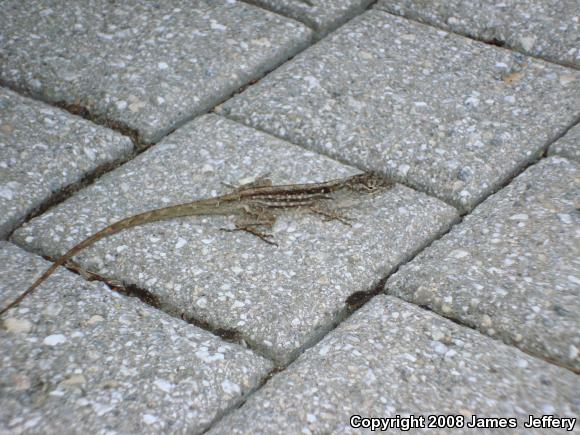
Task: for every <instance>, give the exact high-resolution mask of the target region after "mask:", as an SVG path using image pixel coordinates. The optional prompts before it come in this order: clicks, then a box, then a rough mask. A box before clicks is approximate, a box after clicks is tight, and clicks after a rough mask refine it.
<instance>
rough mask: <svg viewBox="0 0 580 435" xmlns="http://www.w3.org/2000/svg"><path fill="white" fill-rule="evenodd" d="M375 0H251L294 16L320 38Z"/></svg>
mask: <svg viewBox="0 0 580 435" xmlns="http://www.w3.org/2000/svg"><path fill="white" fill-rule="evenodd" d="M373 1H374V0H341V1H336V0H249V1H248V3H252V4H255V5H258V6H261V7H263V8H266V9H269V10H271V11H274V12H277V13H279V14H282V15H285V16H287V17H291V18H294V19H296V20H298V21H301V22H302V23H304V24H306V25H307V26H309V27H311V28H312V29H314V30H315V32H316V37H318V38H320V37H322V36H324V35H326V34H327V33H328V32H331V31H332V30H334V29H336V28H337V27H338V26H340V25H341V24H343V23H345V22H346V21H348V20H350V19H351V18H353V17H354V16H356V15H358V14H360V13H361V12H363V11H364V10H365V9H366V8H367V7H368V6H369V5H370V4H371V3H372V2H373Z"/></svg>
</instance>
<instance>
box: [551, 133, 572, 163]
mask: <svg viewBox="0 0 580 435" xmlns="http://www.w3.org/2000/svg"><path fill="white" fill-rule="evenodd" d="M549 153H550V154H558V155H560V156H562V157H566V158H568V159H570V160H574V161H576V162H577V163H580V124H578V125H576V126H575V127H573V128H572V129H570V131H569V132H568V133H566V135H565V136H564V137H562V138H561V139H559V140H557V141H556V142H555V143H554V144H553V145H552V146H550V150H549Z"/></svg>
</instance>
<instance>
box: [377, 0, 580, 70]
mask: <svg viewBox="0 0 580 435" xmlns="http://www.w3.org/2000/svg"><path fill="white" fill-rule="evenodd" d="M377 1H378V0H377ZM375 10H376V11H380V12H383V13H385V14H388V15H393V16H394V17H399V18H402V19H404V20H409V21H413V22H415V23H419V24H423V25H424V26H429V27H432V28H434V29H437V30H443V31H444V32H447V33H450V34H452V35H458V36H461V37H463V38H467V39H471V40H472V41H477V42H481V43H482V44H486V45H492V46H494V47H500V48H503V49H505V50H509V51H511V52H513V53H518V54H521V55H523V56H526V57H529V58H532V59H537V60H540V61H542V62H548V63H552V64H554V65H560V66H563V67H565V68H571V69H575V70H580V66H578V65H575V64H573V63H569V62H565V61H560V60H558V59H554V58H552V57H550V56H540V55H534V54H531V53H527V52H525V51H522V50H519V49H517V48H515V47H513V46H511V45H509V44H508V42H507V41H505V40H504V39H500V38H496V37H493V38H485V37H477V36H474V35H469V34H467V33H464V32H458V31H456V30H453V29H449V28H447V29H446V28H444V27H440V26H438V25H437V24H435V23H431V22H429V21H426V20H424V19H421V18H419V17H409V16H406V15H401V14H397V13H394V12H389V11H386V10H384V9H375Z"/></svg>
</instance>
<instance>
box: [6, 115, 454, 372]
mask: <svg viewBox="0 0 580 435" xmlns="http://www.w3.org/2000/svg"><path fill="white" fill-rule="evenodd" d="M355 172H356V170H354V169H353V168H350V167H347V166H344V165H341V164H339V163H337V162H335V161H332V160H330V159H328V158H326V157H323V156H320V155H316V154H314V153H312V152H310V151H306V150H303V149H301V148H298V147H295V146H293V145H291V144H289V143H287V142H283V141H281V140H278V139H275V138H273V137H271V136H269V135H266V134H264V133H260V132H258V131H256V130H253V129H250V128H248V127H245V126H243V125H240V124H237V123H235V122H233V121H229V120H227V119H223V118H220V117H217V116H215V115H208V116H204V117H202V118H200V119H198V120H196V121H194V122H192V123H190V124H188V125H187V126H184V127H183V128H181V129H179V130H178V131H177V132H175V133H174V134H173V135H171V136H169V137H167V138H166V139H164V140H163V141H162V142H161V143H159V144H158V145H156V146H155V147H153V148H152V149H150V150H148V151H146V152H145V153H143V154H141V155H140V156H138V157H137V158H136V159H134V160H132V161H131V162H130V163H128V164H126V165H124V166H123V167H121V168H119V169H118V170H116V171H114V172H112V173H109V174H107V175H106V176H104V177H102V178H101V179H100V180H99V181H98V182H96V183H95V184H94V185H92V186H91V187H89V188H87V189H85V190H83V191H81V192H79V193H78V194H76V195H75V196H74V197H72V198H71V199H69V200H68V201H67V202H65V203H63V204H62V205H59V206H58V207H55V208H54V209H52V210H51V211H50V212H49V213H46V214H44V215H42V216H40V217H38V218H36V219H34V220H33V221H31V222H30V223H29V224H27V225H26V226H24V227H22V228H21V229H19V230H18V231H17V232H15V235H14V240H15V241H16V242H17V243H18V244H23V245H26V246H28V247H29V248H30V249H34V250H36V251H38V252H42V253H43V254H45V255H49V256H51V257H56V256H57V255H59V254H62V253H63V252H64V251H65V250H66V249H67V248H70V247H71V246H73V245H74V244H75V243H76V242H79V241H80V240H81V239H83V238H85V237H87V236H89V235H90V234H92V233H94V232H95V231H97V230H99V229H100V228H102V227H104V226H105V225H106V224H108V223H112V222H114V221H116V220H118V219H120V218H122V217H126V216H130V215H132V214H135V213H137V212H141V211H144V210H148V209H153V208H158V207H161V206H167V205H171V204H175V203H182V202H189V201H192V200H194V199H196V198H204V197H208V196H214V195H216V194H222V193H225V192H227V191H229V190H230V189H229V188H228V187H226V186H224V185H223V184H222V182H224V181H226V182H229V183H236V182H237V181H239V180H242V179H244V178H248V177H251V176H255V175H262V174H266V173H271V177H272V180H273V182H274V183H275V184H287V183H297V182H302V183H304V182H313V181H323V180H329V179H333V178H340V177H344V176H347V175H350V174H353V173H355ZM343 205H344V206H345V208H344V210H342V211H343V213H344V214H346V215H347V216H348V217H349V218H351V219H352V224H351V226H347V225H345V224H343V223H341V222H338V221H332V222H327V221H325V220H324V218H323V217H321V216H318V215H315V214H313V213H308V212H307V211H306V210H303V211H294V212H285V213H283V214H282V216H281V217H280V218H279V219H278V221H277V223H276V225H275V226H274V227H273V228H272V230H271V231H272V233H273V235H274V238H275V241H276V242H277V243H278V246H277V247H276V246H272V245H268V244H266V243H264V242H263V241H262V240H260V239H258V238H257V237H255V236H253V235H250V234H247V233H243V232H234V233H232V232H224V231H222V230H221V229H222V228H232V227H233V222H232V219H230V218H227V217H221V216H212V217H192V218H183V219H174V220H170V221H166V222H161V223H153V224H149V225H144V226H141V227H138V228H135V229H131V230H128V231H124V232H122V233H119V234H117V235H115V236H112V237H110V238H109V239H106V240H104V241H102V242H99V243H98V244H97V245H95V246H94V247H93V248H90V249H88V250H87V251H86V252H85V253H84V254H83V253H81V254H80V255H79V256H77V261H78V263H80V264H81V265H82V266H84V267H86V268H88V269H90V270H92V271H95V272H98V273H99V274H102V275H104V276H107V277H113V278H115V279H117V280H123V281H124V282H127V283H134V284H136V285H137V286H139V287H140V288H143V289H146V290H147V291H148V292H150V293H151V294H152V295H153V297H154V298H156V299H157V301H158V304H159V305H160V306H161V307H163V309H165V310H168V311H169V312H172V313H175V314H177V315H180V316H181V315H183V316H185V317H186V318H194V319H196V320H198V321H203V322H206V323H207V324H209V326H210V327H211V328H215V329H225V330H227V331H229V332H230V333H234V334H236V335H237V336H241V338H242V339H243V340H245V341H247V342H249V343H250V344H252V346H254V348H256V349H258V350H260V351H261V352H263V353H265V354H267V355H268V356H270V357H272V358H273V359H275V360H276V361H277V362H278V363H281V364H283V363H286V362H288V361H289V360H291V359H292V358H293V357H294V356H295V355H296V354H297V353H299V352H300V349H301V348H302V347H304V346H306V345H307V344H308V343H309V342H310V341H312V340H315V339H317V338H318V337H319V336H320V335H321V334H323V333H325V332H326V331H327V330H328V329H329V328H330V327H331V326H332V324H333V322H335V321H336V320H339V318H340V315H341V314H342V313H344V311H345V309H346V305H345V300H346V299H347V298H348V297H349V296H350V295H352V294H353V293H356V292H358V291H369V290H371V289H372V288H373V286H374V285H375V284H376V283H377V282H378V281H379V280H380V279H381V278H383V277H384V276H385V275H386V274H387V273H389V272H390V271H391V270H393V268H394V267H396V266H397V265H398V264H399V263H401V262H402V261H405V260H407V259H408V258H409V257H410V256H411V255H412V254H414V253H415V252H416V251H417V250H419V249H421V248H422V247H423V246H425V245H426V244H427V243H429V242H430V241H431V240H432V239H433V238H434V237H436V236H437V235H438V234H440V233H441V232H443V231H445V230H446V229H447V228H448V227H449V225H450V223H451V222H452V221H453V220H454V219H456V217H457V212H456V211H455V209H453V208H452V207H450V206H447V205H445V204H444V203H442V202H441V201H439V200H437V199H435V198H432V197H428V196H426V195H424V194H421V193H418V192H415V191H413V190H411V189H409V188H407V187H404V186H400V185H398V186H395V187H393V188H392V189H390V190H387V191H385V192H381V193H379V194H374V195H365V194H360V195H358V196H356V195H355V197H354V198H351V200H349V203H348V204H343Z"/></svg>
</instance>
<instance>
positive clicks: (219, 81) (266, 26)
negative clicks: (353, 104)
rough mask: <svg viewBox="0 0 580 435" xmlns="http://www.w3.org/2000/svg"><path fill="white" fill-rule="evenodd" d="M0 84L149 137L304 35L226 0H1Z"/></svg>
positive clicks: (277, 59) (261, 68)
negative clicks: (74, 106) (72, 106)
mask: <svg viewBox="0 0 580 435" xmlns="http://www.w3.org/2000/svg"><path fill="white" fill-rule="evenodd" d="M0 27H1V28H2V33H1V35H0V59H1V60H2V61H1V62H0V81H2V82H4V83H5V84H7V85H9V86H11V87H14V88H17V89H22V90H24V91H26V92H29V93H32V94H34V95H36V96H38V97H39V98H41V99H45V100H48V101H65V102H67V103H70V104H80V105H81V106H83V107H86V108H88V109H89V111H90V112H91V113H92V114H94V115H98V116H104V117H106V118H108V119H111V120H115V121H117V122H120V123H122V124H124V125H126V126H128V127H130V128H132V129H134V130H137V131H138V133H139V134H140V135H141V139H142V140H143V141H144V142H154V141H157V140H158V139H160V138H161V137H162V136H163V135H165V134H167V133H168V132H169V131H171V130H172V129H174V128H176V127H178V126H179V125H181V124H182V123H184V122H185V121H187V120H189V119H191V118H193V117H194V116H196V115H199V114H200V113H204V112H205V111H207V110H209V109H210V108H211V107H213V106H214V105H215V104H217V103H218V102H220V101H221V100H223V99H224V98H226V97H227V96H228V95H230V94H232V93H233V92H235V91H236V90H237V89H238V88H239V87H240V86H242V85H244V84H246V83H248V82H250V81H251V80H254V79H256V78H258V77H260V76H261V75H262V74H263V73H264V72H266V71H269V70H271V69H272V68H274V67H275V66H277V65H278V64H280V63H281V62H283V61H284V60H286V59H287V58H289V57H290V56H292V55H293V54H294V53H296V52H297V51H299V50H301V49H302V48H303V47H304V46H305V45H306V44H307V43H308V42H309V40H310V37H311V34H312V32H311V31H310V30H309V29H308V28H307V27H305V26H304V25H302V24H300V23H298V22H296V21H294V20H291V19H287V18H284V17H282V16H280V15H276V14H273V13H271V12H268V11H266V10H264V9H260V8H257V7H255V6H251V5H248V4H245V3H242V2H230V1H226V0H205V1H204V0H195V1H189V0H175V1H171V2H143V1H140V0H130V1H124V2H110V1H108V0H82V1H77V0H74V1H73V0H67V1H62V2H53V3H51V4H50V6H47V5H45V4H44V2H41V1H33V2H25V3H24V2H21V1H19V0H8V1H5V2H3V3H2V7H1V8H0Z"/></svg>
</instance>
